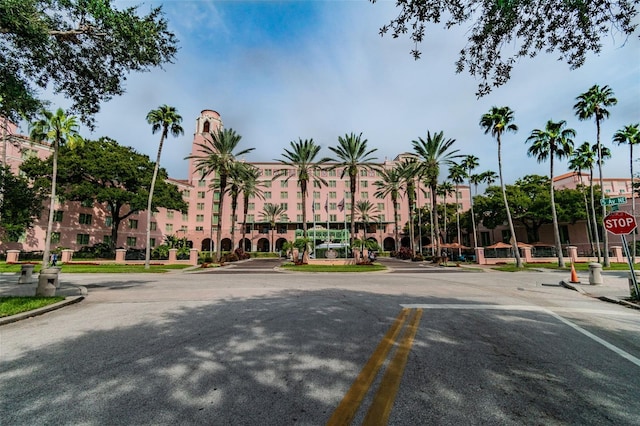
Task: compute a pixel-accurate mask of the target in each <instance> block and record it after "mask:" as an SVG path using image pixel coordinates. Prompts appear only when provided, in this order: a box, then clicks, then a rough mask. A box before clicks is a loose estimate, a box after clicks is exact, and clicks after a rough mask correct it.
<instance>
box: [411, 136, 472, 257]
mask: <svg viewBox="0 0 640 426" xmlns="http://www.w3.org/2000/svg"><path fill="white" fill-rule="evenodd" d="M455 142H456V140H455V139H445V137H444V133H443V132H438V133H434V134H433V135H431V133H430V132H427V138H426V140H425V139H422V138H418V140H417V141H415V140H414V141H411V143H412V145H413V151H414V152H415V153H416V154H417V155H418V157H420V160H421V165H420V168H421V174H422V176H423V179H424V182H425V183H426V184H427V186H428V187H429V188H430V189H431V203H432V204H431V207H432V208H431V210H432V211H433V212H434V224H433V226H434V232H435V236H436V241H435V248H436V253H439V252H440V229H439V228H438V215H437V211H438V210H437V205H438V202H437V199H436V197H437V193H436V189H437V187H438V178H439V177H440V167H442V166H446V167H448V166H451V165H453V164H455V159H456V158H459V157H461V156H462V155H460V154H457V153H458V151H459V150H457V149H454V150H451V147H452V146H453V144H454V143H455ZM432 244H433V242H432Z"/></svg>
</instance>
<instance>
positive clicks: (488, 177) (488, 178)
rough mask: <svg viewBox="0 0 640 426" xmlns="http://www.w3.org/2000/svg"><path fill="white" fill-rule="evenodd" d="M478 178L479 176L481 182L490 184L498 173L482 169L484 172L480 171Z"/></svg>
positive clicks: (496, 177)
mask: <svg viewBox="0 0 640 426" xmlns="http://www.w3.org/2000/svg"><path fill="white" fill-rule="evenodd" d="M480 178H481V181H482V182H484V183H486V184H487V185H489V186H491V184H492V183H494V182H495V181H496V180H497V179H498V174H497V173H496V172H494V171H493V170H487V171H484V172H482V173H480ZM476 195H478V194H477V193H476Z"/></svg>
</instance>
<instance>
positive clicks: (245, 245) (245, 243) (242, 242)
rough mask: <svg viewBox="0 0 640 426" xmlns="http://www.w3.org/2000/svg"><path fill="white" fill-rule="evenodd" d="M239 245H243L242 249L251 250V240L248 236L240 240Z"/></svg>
mask: <svg viewBox="0 0 640 426" xmlns="http://www.w3.org/2000/svg"><path fill="white" fill-rule="evenodd" d="M239 246H240V247H242V250H244V251H251V240H250V239H248V238H245V239H244V240H240V244H239Z"/></svg>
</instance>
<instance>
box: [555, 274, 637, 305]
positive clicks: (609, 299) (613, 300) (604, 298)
mask: <svg viewBox="0 0 640 426" xmlns="http://www.w3.org/2000/svg"><path fill="white" fill-rule="evenodd" d="M560 285H561V286H562V287H565V288H568V289H569V290H574V291H577V292H578V293H580V294H584V295H585V296H589V297H593V298H594V299H598V300H602V301H603V302H609V303H615V304H617V305H623V306H626V307H627V308H631V309H638V310H640V303H636V302H629V301H628V300H623V299H618V298H614V297H609V296H596V295H593V294H591V293H589V292H587V291H585V290H584V289H583V288H581V287H578V286H575V285H573V284H572V283H569V282H566V281H564V280H562V281H560Z"/></svg>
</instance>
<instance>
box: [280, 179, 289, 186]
mask: <svg viewBox="0 0 640 426" xmlns="http://www.w3.org/2000/svg"><path fill="white" fill-rule="evenodd" d="M288 187H289V181H288V180H281V181H280V188H288Z"/></svg>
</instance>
